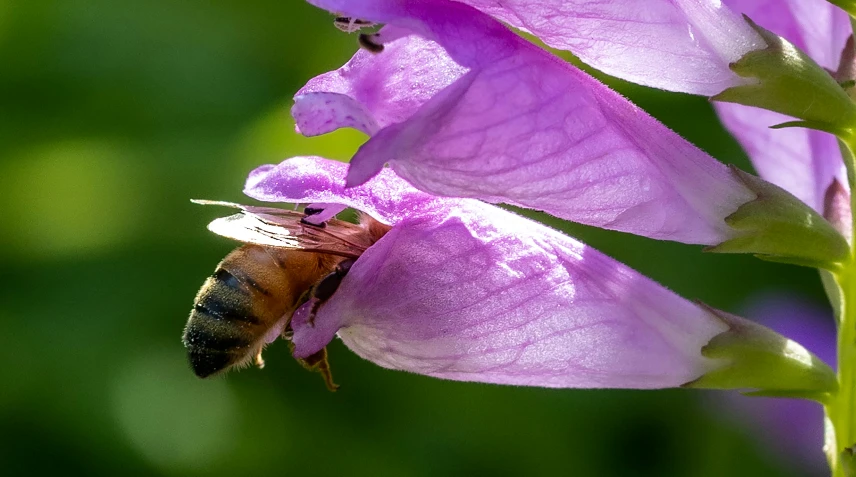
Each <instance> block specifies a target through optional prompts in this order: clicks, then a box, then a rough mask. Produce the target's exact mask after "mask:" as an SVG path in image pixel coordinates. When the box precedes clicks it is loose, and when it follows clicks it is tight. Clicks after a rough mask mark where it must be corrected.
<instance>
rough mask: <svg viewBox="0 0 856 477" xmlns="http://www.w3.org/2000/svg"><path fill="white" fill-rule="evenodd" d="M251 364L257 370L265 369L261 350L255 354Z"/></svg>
mask: <svg viewBox="0 0 856 477" xmlns="http://www.w3.org/2000/svg"><path fill="white" fill-rule="evenodd" d="M253 364H254V365H255V366H256V367H257V368H259V369H262V368H264V367H265V360H263V359H262V350H261V349H259V352H258V353H256V356H255V357H254V358H253Z"/></svg>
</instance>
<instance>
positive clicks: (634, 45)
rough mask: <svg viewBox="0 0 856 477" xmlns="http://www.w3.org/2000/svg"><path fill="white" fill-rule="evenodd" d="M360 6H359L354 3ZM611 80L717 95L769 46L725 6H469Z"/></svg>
mask: <svg viewBox="0 0 856 477" xmlns="http://www.w3.org/2000/svg"><path fill="white" fill-rule="evenodd" d="M351 3H353V2H351ZM464 3H467V4H470V5H472V6H474V7H476V8H478V9H479V10H481V11H483V12H485V13H488V14H490V15H493V16H494V17H496V18H498V19H500V20H502V21H504V22H507V23H509V24H511V25H513V26H515V27H517V28H519V29H521V30H523V31H527V32H529V33H532V34H534V35H535V36H537V37H538V38H540V39H541V40H543V41H544V42H545V43H546V44H548V45H550V46H552V47H554V48H559V49H563V50H570V51H571V52H573V53H574V54H575V55H577V56H578V57H579V58H580V59H581V60H582V61H583V62H585V63H587V64H589V65H591V66H592V67H594V68H596V69H598V70H601V71H603V72H605V73H607V74H610V75H613V76H617V77H619V78H623V79H626V80H628V81H632V82H634V83H639V84H642V85H646V86H653V87H655V88H662V89H666V90H670V91H680V92H685V93H693V94H701V95H705V96H712V95H714V94H716V93H719V92H721V91H722V90H724V89H726V88H728V87H731V86H735V85H737V84H740V83H743V82H744V80H742V79H741V78H739V77H738V76H737V75H736V74H734V73H733V72H732V71H731V70H730V69H729V68H728V65H729V63H731V62H734V61H737V60H738V59H739V58H740V57H742V56H743V55H744V54H746V53H748V52H749V51H752V50H755V49H758V48H762V47H763V46H764V43H763V41H762V40H761V39H760V37H758V35H757V34H756V33H755V32H754V31H753V30H752V29H751V28H750V27H749V26H748V25H747V24H746V23H745V22H744V21H743V19H742V18H740V16H739V15H736V14H735V13H734V12H732V11H730V10H729V9H728V8H727V7H725V6H723V5H722V4H721V2H720V1H719V0H645V1H639V0H609V1H602V0H601V1H591V0H503V1H499V0H464Z"/></svg>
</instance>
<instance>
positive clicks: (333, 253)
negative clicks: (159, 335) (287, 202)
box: [182, 201, 390, 390]
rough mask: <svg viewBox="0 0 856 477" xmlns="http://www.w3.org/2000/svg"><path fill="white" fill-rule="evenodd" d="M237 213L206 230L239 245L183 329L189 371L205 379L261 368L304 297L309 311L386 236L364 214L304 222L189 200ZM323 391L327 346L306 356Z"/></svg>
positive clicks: (276, 212)
mask: <svg viewBox="0 0 856 477" xmlns="http://www.w3.org/2000/svg"><path fill="white" fill-rule="evenodd" d="M194 202H196V203H201V204H210V205H223V206H227V207H232V208H237V209H240V213H238V214H235V215H231V216H228V217H223V218H220V219H216V220H214V221H213V222H211V224H209V225H208V228H209V230H211V231H212V232H214V233H216V234H219V235H223V236H225V237H229V238H232V239H235V240H238V241H240V242H244V243H245V245H243V246H241V247H239V248H237V249H236V250H234V251H233V252H231V253H230V254H228V255H227V256H226V258H224V259H223V261H222V262H220V264H218V265H217V268H216V270H215V271H214V274H213V275H211V276H210V277H209V278H208V279H207V280H205V283H204V284H203V285H202V288H201V289H200V290H199V293H198V294H197V295H196V299H195V301H194V305H193V310H192V311H191V313H190V318H189V319H188V321H187V326H186V327H185V329H184V335H183V336H182V341H183V342H184V346H185V347H186V348H187V352H188V357H189V358H190V365H191V367H192V368H193V372H194V373H196V375H197V376H199V377H200V378H205V377H208V376H211V375H215V374H218V373H221V372H224V371H226V370H228V369H231V368H235V367H241V366H244V365H248V364H250V363H253V364H255V365H256V366H258V367H260V368H261V367H263V366H264V361H263V360H262V354H261V353H262V349H263V348H264V347H265V345H266V344H268V343H270V342H272V341H274V340H275V339H276V338H277V337H279V336H282V337H284V338H285V339H287V340H288V339H290V337H291V333H292V332H291V326H290V322H291V317H292V314H293V313H294V311H295V310H297V308H298V307H300V306H301V305H302V304H303V303H305V302H307V301H308V300H314V303H313V308H312V311H311V313H310V323H311V322H312V321H311V320H312V319H314V314H315V312H317V311H318V308H319V307H320V306H321V305H322V304H323V303H324V301H326V300H328V299H329V298H330V297H332V296H333V294H334V293H335V292H336V289H337V288H338V287H339V284H340V283H341V281H342V279H343V278H344V277H345V275H346V274H347V272H348V270H349V269H350V266H351V265H352V264H353V262H354V261H355V260H356V259H357V258H359V256H360V255H361V254H362V253H363V252H364V251H365V250H366V249H367V248H368V247H370V246H371V245H372V244H374V243H375V242H377V241H378V240H380V238H381V237H383V236H384V234H386V232H387V231H389V229H390V226H388V225H385V224H382V223H380V222H378V221H377V220H375V219H373V218H372V217H370V216H369V215H366V214H362V215H361V216H360V220H359V223H358V224H353V223H350V222H345V221H342V220H336V219H332V220H328V221H326V222H320V223H317V224H313V223H310V221H308V220H307V218H308V216H311V215H315V214H317V213H318V212H320V210H317V209H309V208H307V209H306V210H305V211H304V212H303V213H301V212H297V211H291V210H283V209H276V208H270V207H252V206H243V205H238V204H232V203H228V202H213V201H194ZM298 361H299V362H300V363H301V364H302V365H303V366H304V367H306V368H307V369H310V370H314V371H318V372H320V373H321V374H322V376H323V377H324V380H325V383H326V384H327V387H328V388H329V389H330V390H335V389H336V388H337V386H336V385H335V384H334V383H333V379H332V375H331V374H330V368H329V365H328V363H327V351H326V348H325V349H322V350H321V351H319V352H318V353H315V354H314V355H312V356H309V357H307V358H305V359H300V360H298Z"/></svg>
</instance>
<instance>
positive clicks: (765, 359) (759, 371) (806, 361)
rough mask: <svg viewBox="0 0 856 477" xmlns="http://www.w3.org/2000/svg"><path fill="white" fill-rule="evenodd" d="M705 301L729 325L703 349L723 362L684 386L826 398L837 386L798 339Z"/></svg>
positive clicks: (717, 316)
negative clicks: (789, 337) (712, 306)
mask: <svg viewBox="0 0 856 477" xmlns="http://www.w3.org/2000/svg"><path fill="white" fill-rule="evenodd" d="M700 305H701V306H703V307H705V308H706V309H707V310H708V311H709V312H710V313H711V314H712V315H713V316H715V317H716V318H718V319H720V320H721V321H722V322H723V323H724V324H725V325H727V326H728V329H727V330H726V331H724V332H722V333H720V334H718V335H716V336H714V337H713V338H712V339H711V340H710V341H709V342H708V343H707V344H706V345H705V346H704V347H702V350H701V353H702V355H703V356H704V357H706V358H709V359H712V360H714V361H715V362H718V364H717V365H714V368H713V369H712V370H711V371H709V372H707V373H705V374H704V375H702V376H701V377H700V378H698V379H696V380H693V381H691V382H689V383H686V384H684V385H683V387H686V388H702V389H754V391H750V392H748V393H747V394H748V395H751V396H770V397H792V398H803V399H811V400H815V401H821V402H822V401H824V400H825V399H826V398H827V396H828V395H829V394H830V393H833V392H835V391H836V390H837V389H838V381H837V378H836V376H835V372H834V371H833V370H832V368H830V367H829V365H827V364H826V363H824V362H823V361H822V360H820V359H819V358H818V357H816V356H815V355H813V354H812V353H810V352H809V351H808V350H806V349H805V348H804V347H803V346H802V345H800V344H799V343H797V342H795V341H793V340H790V339H788V338H786V337H784V336H782V335H780V334H778V333H776V332H775V331H773V330H771V329H769V328H767V327H764V326H761V325H759V324H757V323H754V322H752V321H749V320H746V319H744V318H740V317H739V316H735V315H732V314H730V313H726V312H724V311H721V310H717V309H715V308H711V307H707V306H705V305H703V304H700Z"/></svg>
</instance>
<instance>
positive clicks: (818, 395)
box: [742, 391, 829, 403]
mask: <svg viewBox="0 0 856 477" xmlns="http://www.w3.org/2000/svg"><path fill="white" fill-rule="evenodd" d="M742 394H743V395H744V396H748V397H768V398H782V399H806V400H809V401H817V402H819V403H824V402H825V401H827V400H828V399H829V393H828V392H825V391H824V392H817V391H746V392H744V393H742Z"/></svg>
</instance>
